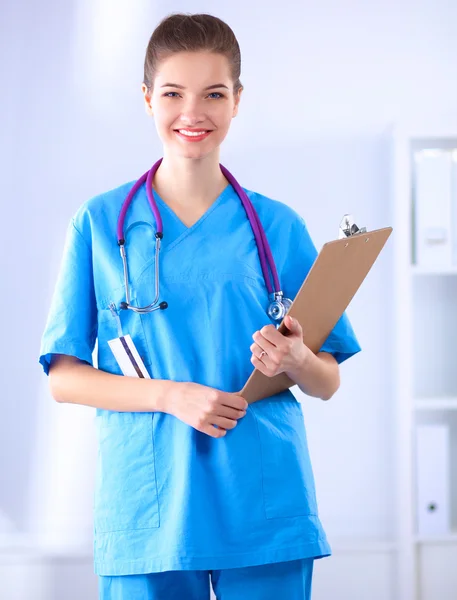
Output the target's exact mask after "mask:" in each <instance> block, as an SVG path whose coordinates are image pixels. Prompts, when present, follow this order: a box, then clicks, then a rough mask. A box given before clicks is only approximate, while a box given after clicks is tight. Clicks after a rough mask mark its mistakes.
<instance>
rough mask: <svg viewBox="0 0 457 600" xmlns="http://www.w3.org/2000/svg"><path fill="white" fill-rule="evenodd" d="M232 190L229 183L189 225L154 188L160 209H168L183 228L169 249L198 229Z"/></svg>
mask: <svg viewBox="0 0 457 600" xmlns="http://www.w3.org/2000/svg"><path fill="white" fill-rule="evenodd" d="M232 191H234V190H233V187H232V185H231V184H230V183H229V184H227V186H226V187H225V188H224V189H223V190H222V192H221V193H220V194H219V196H218V197H217V198H216V200H214V202H213V203H212V204H211V206H210V207H209V208H208V209H207V210H206V211H205V212H204V213H203V215H202V216H201V217H200V218H199V219H198V220H197V221H195V223H194V224H193V225H191V226H190V227H188V226H187V225H185V224H184V223H183V222H182V221H181V219H180V218H179V217H178V215H177V214H176V213H175V212H174V210H172V209H171V208H170V207H169V206H168V204H166V202H164V201H163V200H162V198H161V197H160V196H159V194H158V193H157V191H156V190H155V189H153V190H152V192H153V195H154V200H155V201H156V202H157V205H158V208H159V210H166V211H167V212H168V214H169V215H170V216H171V217H172V218H173V220H174V221H175V222H176V223H177V224H178V226H179V227H180V228H181V229H182V230H183V231H182V233H181V234H180V235H178V236H177V237H176V238H175V239H174V240H173V242H171V244H170V245H169V246H168V247H167V250H168V251H169V250H171V249H172V248H174V247H175V246H177V244H179V243H180V242H181V241H183V240H184V239H185V238H186V237H187V236H189V235H190V234H191V233H193V232H194V231H195V230H196V229H198V228H199V227H200V226H201V225H202V223H203V222H204V221H206V219H207V218H208V217H209V216H210V215H211V214H212V213H213V212H214V211H215V210H216V209H217V208H218V207H219V206H220V205H221V204H222V203H223V202H224V201H225V199H226V198H227V197H228V196H229V195H230V194H231V192H232ZM164 235H166V231H165V227H164Z"/></svg>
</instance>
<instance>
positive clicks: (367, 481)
mask: <svg viewBox="0 0 457 600" xmlns="http://www.w3.org/2000/svg"><path fill="white" fill-rule="evenodd" d="M126 7H128V8H126ZM178 10H183V11H185V12H210V13H212V14H216V15H217V16H220V17H221V18H223V19H225V20H226V21H227V22H228V23H229V24H230V25H231V26H232V27H233V29H234V31H235V33H236V35H237V36H238V39H239V42H240V45H241V50H242V77H241V80H242V82H243V84H244V86H245V91H244V95H243V100H242V105H241V111H240V114H239V116H238V117H237V118H236V119H235V120H234V122H233V126H232V130H231V132H230V134H229V136H228V138H227V140H226V142H225V145H224V147H223V154H222V159H223V162H224V163H225V164H226V165H227V166H228V168H229V169H230V170H231V171H232V172H233V173H234V174H235V176H236V177H237V178H238V179H239V180H240V181H241V183H242V184H243V185H244V186H246V187H249V188H251V189H255V190H257V191H260V192H263V193H265V194H267V195H269V196H271V197H274V198H277V199H280V200H282V201H284V202H286V203H289V204H290V205H292V206H293V207H294V208H296V209H297V210H298V211H299V212H300V213H301V214H302V215H303V216H304V218H305V219H306V221H307V222H308V226H309V229H310V231H311V233H312V234H313V236H314V238H315V241H316V244H317V245H318V246H320V245H321V244H322V243H323V242H324V241H326V240H327V239H329V238H331V237H333V236H335V235H336V228H337V225H338V222H339V220H340V218H341V216H342V214H343V213H345V212H354V213H355V215H356V217H357V220H358V221H359V222H360V223H362V224H364V225H367V226H368V227H370V228H371V227H378V226H384V225H388V224H389V219H390V213H389V210H390V208H389V204H388V201H389V200H388V184H389V167H388V151H387V143H386V137H385V135H384V132H385V130H386V127H387V125H388V124H389V123H391V122H394V121H396V122H399V123H405V122H411V121H413V122H418V123H421V122H422V121H423V122H424V123H425V122H427V121H428V120H429V119H430V118H432V117H433V118H434V119H435V120H436V117H437V116H439V117H440V118H442V119H443V122H445V120H446V118H449V117H451V116H453V115H454V114H455V107H456V105H457V77H456V76H455V73H456V69H455V65H456V58H457V38H456V36H455V23H456V22H457V3H455V2H452V1H451V0H422V1H421V2H417V0H416V1H415V2H413V1H412V0H403V1H401V0H400V1H397V2H393V1H392V0H387V1H382V2H381V1H380V0H377V1H371V2H363V1H362V0H352V1H351V0H346V1H339V2H337V1H336V0H323V1H321V2H320V3H315V2H309V1H306V2H301V3H296V2H293V1H292V0H288V1H284V2H281V3H277V2H272V1H270V2H267V1H265V0H262V1H260V0H256V1H252V0H251V1H250V2H237V1H235V2H231V3H215V2H194V1H190V0H188V1H185V2H184V1H181V2H178V1H176V0H173V1H171V0H166V1H165V0H161V1H156V2H154V3H150V2H141V1H140V0H137V1H136V2H132V3H125V2H121V1H120V0H117V1H116V0H111V1H109V2H108V0H84V1H83V0H80V1H79V2H78V1H76V0H73V2H65V3H62V2H58V1H57V0H43V1H42V2H40V3H36V2H32V1H31V0H18V1H17V2H14V3H13V2H10V3H5V2H3V3H2V4H1V6H0V50H1V54H0V56H1V59H0V65H1V74H2V82H3V84H4V85H3V86H2V94H1V95H0V107H1V111H0V119H1V123H0V131H1V136H0V144H1V147H0V172H1V194H0V198H1V210H2V219H1V223H2V227H1V230H2V231H1V235H2V239H1V243H2V248H3V249H4V253H3V254H2V257H1V265H0V268H1V282H0V290H1V292H2V297H3V301H4V304H3V306H4V310H3V319H2V332H3V336H4V340H7V343H4V344H1V345H0V354H1V356H0V365H1V382H2V391H3V401H2V419H0V456H2V457H5V456H6V457H7V460H6V461H2V469H1V480H0V515H2V514H4V515H5V519H7V520H8V522H9V523H10V525H12V526H15V527H16V528H17V529H18V531H25V532H27V531H35V530H39V529H40V528H41V529H43V527H45V528H46V530H47V531H49V529H50V528H51V529H52V527H53V526H55V530H56V537H57V538H58V537H59V531H60V532H61V537H62V538H63V537H64V536H65V535H66V534H65V532H68V531H69V530H71V528H72V526H73V523H74V522H75V520H76V521H77V523H78V531H79V532H80V533H81V532H82V533H81V536H80V539H78V543H81V544H82V545H84V543H86V542H87V543H88V544H89V546H90V536H91V531H90V527H91V514H90V505H91V493H92V491H91V481H92V480H91V477H92V470H91V469H92V466H91V465H92V462H91V457H90V453H89V454H87V453H86V454H85V455H84V456H85V458H84V459H83V461H84V462H83V463H82V464H81V463H80V464H79V466H77V467H75V468H76V469H77V471H78V473H79V475H76V476H75V477H76V478H77V479H76V481H84V480H86V484H85V486H82V487H80V488H79V494H80V496H78V498H80V500H81V503H80V506H81V507H82V508H81V509H80V510H78V511H77V512H76V511H75V510H74V511H73V513H72V512H71V510H72V509H69V512H68V513H59V514H60V516H56V523H55V524H54V525H53V524H52V515H53V514H54V515H56V512H55V511H54V510H53V509H52V508H50V507H52V506H56V501H55V498H54V500H53V499H52V496H51V495H50V488H49V484H50V482H52V481H60V485H63V489H64V490H65V489H69V488H68V486H71V485H72V486H73V487H71V488H70V489H74V488H75V479H73V481H71V480H68V477H66V476H64V473H65V471H64V469H63V468H62V464H61V463H60V464H59V463H58V461H52V454H53V453H57V452H58V453H60V455H61V460H62V453H63V456H64V457H65V456H66V454H65V453H66V452H67V451H70V449H69V448H67V449H65V445H64V446H60V447H59V448H57V447H52V446H51V447H50V446H49V445H48V444H47V443H46V442H48V441H49V439H53V438H55V437H56V428H59V427H62V426H65V425H63V424H64V423H65V422H67V420H66V417H63V416H61V414H63V411H62V410H61V409H62V407H56V406H54V405H53V404H52V401H51V400H50V397H49V393H48V391H47V381H46V380H45V378H44V376H43V375H42V373H41V371H40V368H39V365H38V363H37V358H38V351H39V342H40V336H41V333H42V330H43V327H44V321H45V318H46V314H47V309H48V305H49V301H50V297H51V293H52V287H53V285H54V281H55V277H56V274H57V269H58V264H59V260H60V253H61V251H62V246H63V240H64V234H65V228H66V225H67V222H68V219H69V217H70V215H71V214H72V213H73V212H74V211H75V210H76V208H77V207H78V206H79V204H80V203H81V202H83V201H84V200H86V199H87V198H89V197H90V196H92V195H94V194H96V193H99V192H101V191H103V190H106V189H109V188H111V187H114V186H117V185H119V184H120V183H122V182H124V181H127V180H130V179H133V178H134V177H136V176H137V175H139V174H141V173H142V172H144V170H145V169H146V168H147V167H148V166H149V165H150V164H152V162H153V161H154V160H156V158H158V157H159V156H160V151H161V146H160V143H159V140H158V139H157V137H156V134H155V129H154V125H153V123H152V121H150V120H148V119H147V117H146V115H145V114H144V110H143V105H142V98H141V94H140V84H141V79H142V63H143V58H144V50H145V47H146V44H147V41H148V38H149V35H150V33H151V32H152V30H153V28H154V27H155V25H156V24H157V23H158V21H159V19H160V18H161V17H162V16H164V15H165V14H168V13H169V12H171V11H178ZM390 272H391V254H390V251H389V249H388V248H387V249H386V251H385V253H384V255H383V256H382V257H381V258H380V260H379V263H377V265H376V268H375V269H374V271H373V272H372V273H371V274H370V275H369V278H368V279H367V281H366V284H365V285H364V287H363V288H362V289H361V290H360V292H359V294H358V295H357V297H356V298H355V300H354V302H353V304H352V306H351V309H350V311H349V314H350V316H351V319H352V322H353V324H354V327H355V329H356V331H357V333H358V335H359V339H360V341H361V344H362V346H363V349H364V351H363V353H362V354H360V355H359V356H357V357H355V358H354V359H352V360H351V361H349V362H348V363H347V365H344V366H343V368H342V381H343V385H342V388H341V390H340V392H339V393H338V395H337V397H335V398H334V400H332V401H331V402H330V403H321V402H319V401H317V400H308V399H305V400H304V403H305V415H306V419H307V426H308V435H309V440H310V447H311V453H312V459H313V463H314V468H315V474H316V480H317V489H318V494H319V500H320V511H321V516H322V519H323V522H324V525H325V526H326V529H327V532H328V534H329V537H330V539H331V540H332V539H333V538H335V539H336V538H339V537H347V536H354V535H357V536H367V537H376V538H379V537H386V538H389V536H390V537H391V536H392V534H393V497H392V494H393V490H392V484H393V476H392V465H393V461H394V460H395V457H394V456H393V455H392V450H391V447H392V446H391V442H392V437H393V424H392V415H393V409H392V406H391V403H390V396H389V392H390V370H389V369H390V363H389V360H390V351H391V349H390V347H389V324H390V311H391V308H392V307H391V295H390V291H391V285H390ZM71 408H72V409H73V410H74V431H73V434H72V439H73V440H78V438H79V440H80V443H81V448H82V447H83V446H84V444H85V443H86V444H89V447H90V444H91V443H92V442H91V439H92V438H91V437H90V436H91V435H92V434H91V431H90V416H89V412H90V411H86V410H85V409H83V410H82V411H81V409H79V408H75V407H71ZM78 424H79V425H78ZM61 437H62V436H61ZM63 437H65V436H63ZM87 439H88V440H89V441H88V442H86V440H87ZM86 448H87V445H86ZM50 456H51V458H50ZM62 494H63V496H62V495H61V496H60V499H61V502H64V500H65V492H62ZM52 502H54V505H53V504H52ZM1 522H2V520H1V518H0V527H1ZM348 576H349V575H348ZM338 582H339V583H338V585H341V579H340V580H338ZM343 584H344V582H343ZM318 589H320V590H322V591H321V593H320V597H321V598H322V599H324V598H326V599H330V598H333V597H335V596H333V595H332V592H331V590H330V588H327V587H326V586H320V587H319V586H318ZM56 594H57V595H56V596H55V597H56V598H57V597H61V595H59V594H58V593H57V592H56ZM366 597H369V594H368V595H367V596H366ZM373 597H374V596H373ZM49 600H53V599H52V598H49Z"/></svg>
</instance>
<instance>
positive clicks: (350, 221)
mask: <svg viewBox="0 0 457 600" xmlns="http://www.w3.org/2000/svg"><path fill="white" fill-rule="evenodd" d="M366 232H367V228H366V227H360V228H359V227H357V225H356V224H355V223H354V217H353V216H352V215H344V217H343V219H342V221H341V223H340V230H339V235H338V239H340V240H341V239H343V238H345V237H352V236H353V235H357V234H359V233H366Z"/></svg>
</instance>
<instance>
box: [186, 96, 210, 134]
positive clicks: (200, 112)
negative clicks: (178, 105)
mask: <svg viewBox="0 0 457 600" xmlns="http://www.w3.org/2000/svg"><path fill="white" fill-rule="evenodd" d="M180 120H181V123H183V124H185V125H187V126H189V127H193V126H195V125H199V124H200V123H204V122H205V121H206V113H205V109H204V105H203V101H202V100H200V99H199V98H188V99H187V100H185V102H184V104H183V105H182V110H181V119H180Z"/></svg>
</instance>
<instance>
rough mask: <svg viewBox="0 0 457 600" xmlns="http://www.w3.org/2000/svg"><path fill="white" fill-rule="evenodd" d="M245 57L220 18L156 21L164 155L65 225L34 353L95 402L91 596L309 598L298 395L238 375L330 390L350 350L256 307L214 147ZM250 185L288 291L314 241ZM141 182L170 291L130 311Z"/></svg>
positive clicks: (245, 245) (319, 549) (235, 207)
mask: <svg viewBox="0 0 457 600" xmlns="http://www.w3.org/2000/svg"><path fill="white" fill-rule="evenodd" d="M240 64H241V60H240V51H239V46H238V43H237V41H236V38H235V36H234V34H233V32H232V30H231V29H230V28H229V27H228V26H227V25H226V24H225V23H224V22H223V21H221V20H219V19H217V18H215V17H213V16H210V15H192V16H191V15H181V14H175V15H171V16H169V17H168V18H166V19H164V20H163V21H162V23H160V25H159V26H158V27H157V28H156V30H155V31H154V33H153V35H152V37H151V39H150V41H149V45H148V48H147V53H146V59H145V70H144V83H143V86H142V89H143V94H144V100H145V105H146V110H147V112H148V113H149V114H150V115H151V116H153V118H154V120H155V124H156V127H157V132H158V135H159V137H160V139H161V141H162V142H163V160H162V161H161V162H160V161H158V162H157V163H156V164H155V167H154V169H153V170H152V171H151V173H153V177H152V178H151V176H150V177H149V179H147V180H146V181H145V177H143V179H142V180H141V181H140V184H139V186H138V190H137V191H136V193H135V197H134V199H133V200H132V202H131V204H130V206H129V207H128V210H127V211H126V212H125V214H124V216H125V220H124V222H123V223H122V222H121V223H120V224H119V222H118V220H119V216H120V213H121V208H122V206H123V205H124V202H125V200H126V197H127V196H128V194H129V192H132V189H133V184H134V182H129V183H127V184H124V185H122V186H120V187H118V188H116V189H113V190H111V191H109V192H107V193H104V194H101V195H100V196H97V197H95V198H92V199H90V200H89V201H87V202H85V203H84V204H83V205H82V206H81V207H80V209H79V210H78V211H77V213H76V214H75V216H74V217H73V218H72V220H71V223H70V226H69V230H68V235H67V241H66V247H65V252H64V257H63V261H62V265H61V271H60V275H59V279H58V282H57V286H56V289H55V293H54V297H53V303H52V306H51V310H50V314H49V317H48V322H47V326H46V330H45V332H44V335H43V340H42V347H41V356H40V362H41V364H42V365H43V368H44V371H45V372H46V373H49V375H50V386H51V392H52V395H53V397H54V398H55V399H56V400H57V401H59V402H70V403H76V404H84V405H88V406H93V407H96V409H97V417H96V422H97V425H98V432H99V463H98V478H97V486H96V495H95V546H94V551H95V571H96V573H97V574H98V575H99V587H100V598H104V599H116V600H118V599H126V598H129V599H130V598H134V599H140V598H145V599H146V598H147V599H151V600H152V599H154V600H156V599H159V598H160V599H162V598H163V599H167V600H174V599H176V600H177V599H180V600H183V599H185V600H194V599H195V600H203V599H204V598H208V597H209V586H210V580H211V581H212V585H213V587H214V590H215V593H216V595H217V597H218V598H221V599H224V600H231V599H237V600H238V599H240V598H246V599H249V600H260V599H262V600H267V599H269V598H275V599H276V598H277V597H278V596H279V595H281V596H282V597H284V598H287V600H295V599H297V600H299V599H300V600H301V599H305V598H309V597H310V593H311V592H310V590H311V578H312V570H313V560H314V559H315V558H320V557H323V556H328V555H329V554H330V548H329V545H328V542H327V540H326V537H325V533H324V531H323V529H322V526H321V523H320V521H319V517H318V512H317V503H316V497H315V491H314V480H313V474H312V468H311V463H310V458H309V453H308V448H307V442H306V434H305V429H304V422H303V414H302V410H301V406H300V404H299V403H298V402H297V401H296V400H295V398H294V396H293V394H292V393H291V392H290V391H289V390H288V391H286V392H283V393H281V394H279V395H277V396H273V397H271V398H269V399H266V400H262V401H259V402H256V403H254V404H250V405H249V406H248V404H247V402H246V401H245V399H244V398H242V397H240V396H239V395H237V394H236V393H235V392H237V391H239V390H240V389H242V387H243V385H244V383H245V382H246V380H247V378H248V377H249V375H250V373H251V371H252V368H253V366H254V367H256V368H257V369H259V370H260V371H262V372H263V373H264V374H266V375H267V376H270V377H271V376H273V375H276V374H277V373H281V372H285V373H287V374H288V375H289V377H291V378H292V379H293V381H295V382H296V383H297V384H298V385H299V387H300V388H301V390H302V391H303V392H305V393H306V394H308V395H309V396H314V397H319V398H322V399H329V398H330V397H331V396H332V395H333V394H334V392H335V391H336V390H337V388H338V386H339V366H338V365H339V363H341V362H342V361H343V360H345V359H347V358H349V357H350V356H352V355H353V354H354V353H356V352H358V351H359V350H360V348H359V345H358V343H357V340H356V338H355V336H354V333H353V331H352V329H351V326H350V324H349V321H348V320H347V318H346V316H345V315H343V317H342V318H341V319H340V321H339V322H338V324H337V325H336V327H335V329H334V330H333V332H332V333H331V334H330V336H329V338H328V339H327V341H326V343H325V344H324V346H323V347H322V349H321V351H320V352H319V353H318V354H317V355H314V354H313V353H312V352H311V351H310V350H309V349H308V348H307V347H306V346H305V345H304V344H303V337H302V331H301V328H300V325H299V324H297V323H293V322H292V321H291V320H290V319H289V318H288V317H287V318H286V321H285V324H286V326H287V327H288V329H289V330H290V332H289V333H290V335H288V336H287V337H286V336H283V335H282V334H280V333H279V331H278V330H277V328H276V326H275V325H277V324H278V322H279V321H275V319H274V318H270V317H271V315H270V316H269V315H268V314H267V311H268V307H269V304H270V300H271V296H269V290H268V289H267V287H266V280H265V279H264V273H263V271H262V268H261V266H262V265H261V261H260V258H259V257H260V251H261V250H260V249H258V244H256V241H257V242H258V239H257V238H256V236H255V234H254V231H255V227H254V225H253V224H252V219H251V222H250V220H249V219H248V211H247V209H246V207H245V206H244V205H243V203H242V201H241V196H242V194H243V191H242V192H241V196H240V195H239V193H238V192H237V191H236V189H235V188H236V182H234V181H233V180H232V178H231V175H230V173H229V172H228V171H226V170H225V168H223V167H221V166H220V164H219V152H220V145H221V143H222V141H223V140H224V138H225V137H226V135H227V133H228V129H229V127H230V123H231V120H232V118H234V117H235V116H236V114H237V112H238V109H239V103H240V98H241V93H242V89H243V88H242V86H241V83H240V79H239V77H240ZM147 188H149V190H148V189H147ZM243 190H244V192H245V193H247V196H248V198H249V200H250V202H251V203H252V205H253V206H254V208H255V210H256V211H257V213H258V215H259V218H260V222H261V224H262V226H263V228H264V230H265V233H266V238H267V240H268V242H269V244H270V247H271V251H272V254H273V257H274V260H275V263H276V268H277V271H278V275H279V279H280V283H281V286H282V291H283V293H284V297H285V298H290V299H293V298H294V296H295V295H296V293H297V291H298V289H299V288H300V286H301V284H302V282H303V280H304V278H305V277H306V274H307V272H308V271H309V269H310V268H311V265H312V263H313V261H314V260H315V258H316V249H315V247H314V245H313V242H312V241H311V239H310V236H309V234H308V232H307V229H306V226H305V224H304V221H303V220H302V218H301V217H300V216H299V215H297V213H295V212H294V211H293V210H292V209H291V208H289V207H288V206H287V205H285V204H283V203H280V202H278V201H275V200H271V199H269V198H267V197H265V196H262V195H260V194H258V193H255V192H252V191H248V190H245V189H244V188H243ZM148 191H149V195H150V196H153V199H154V200H155V202H156V203H157V206H158V209H159V213H160V219H161V221H162V226H163V239H161V240H160V244H161V246H160V253H159V257H160V260H159V271H160V274H159V278H158V280H159V282H160V290H159V298H158V300H157V303H156V305H155V308H157V307H158V306H159V304H158V302H161V303H165V304H162V305H161V307H162V308H163V310H154V311H152V312H137V311H134V310H132V307H145V306H148V305H150V304H151V303H152V302H153V299H154V296H155V291H156V283H157V280H156V262H155V259H156V257H157V246H158V244H159V240H158V238H160V231H159V236H158V238H157V237H156V231H157V230H158V229H160V223H158V221H157V215H155V214H153V211H152V210H151V208H152V206H151V205H150V202H148ZM116 231H117V236H116ZM123 240H124V241H123ZM123 244H125V245H123ZM120 249H121V253H122V252H123V251H124V250H125V251H126V254H127V258H126V259H125V262H126V265H127V271H126V270H125V267H124V260H123V259H121V257H120V256H119V250H120ZM154 249H155V250H154ZM126 273H127V275H126ZM126 277H127V283H128V286H126V282H125V278H126ZM127 293H128V294H129V296H128V297H127ZM279 299H280V298H279ZM125 302H127V303H128V304H129V306H130V308H129V307H126V305H125V304H123V303H125ZM167 304H168V307H166V305H167ZM276 316H278V315H276ZM279 316H280V315H279ZM128 335H130V336H131V342H129V343H131V344H133V346H134V348H135V349H136V350H134V349H132V348H133V346H130V347H129V348H130V351H131V352H130V356H129V352H128V351H126V350H125V347H126V346H125V339H126V338H124V337H122V336H128ZM97 338H98V369H95V368H93V366H92V365H93V363H92V352H93V349H94V346H95V341H96V339H97ZM121 339H122V340H124V343H123V344H124V345H121V343H120V340H121ZM112 340H117V342H116V341H115V342H113V341H112ZM109 342H110V343H109ZM116 344H117V350H116ZM127 350H128V349H127ZM136 351H137V352H138V353H137V354H136ZM116 352H121V353H124V359H126V357H127V358H128V359H129V360H130V359H131V357H132V353H134V354H135V361H134V364H135V369H136V373H137V374H138V375H139V376H133V377H130V376H123V375H122V373H123V372H124V371H123V370H121V367H120V366H119V365H120V363H118V360H117V358H116ZM121 364H122V359H121ZM149 377H150V378H149Z"/></svg>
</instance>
